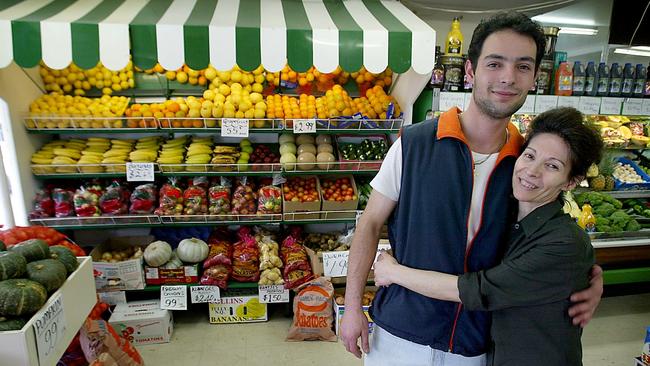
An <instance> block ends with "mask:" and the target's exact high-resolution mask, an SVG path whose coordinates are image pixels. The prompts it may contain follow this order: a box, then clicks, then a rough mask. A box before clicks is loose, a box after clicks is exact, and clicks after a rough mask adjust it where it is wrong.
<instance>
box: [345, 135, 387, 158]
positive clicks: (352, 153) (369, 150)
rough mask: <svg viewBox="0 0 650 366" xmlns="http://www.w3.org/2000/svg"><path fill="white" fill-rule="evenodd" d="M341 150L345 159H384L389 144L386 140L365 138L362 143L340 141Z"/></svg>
mask: <svg viewBox="0 0 650 366" xmlns="http://www.w3.org/2000/svg"><path fill="white" fill-rule="evenodd" d="M339 150H340V152H341V156H342V157H343V159H345V160H383V159H384V157H385V156H386V153H387V152H388V146H387V145H386V141H385V140H375V141H373V140H370V139H365V140H363V141H362V142H361V143H360V144H354V143H339Z"/></svg>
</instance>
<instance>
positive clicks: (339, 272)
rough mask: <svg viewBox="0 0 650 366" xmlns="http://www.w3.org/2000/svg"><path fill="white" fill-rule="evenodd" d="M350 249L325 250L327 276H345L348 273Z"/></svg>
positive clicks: (324, 267)
mask: <svg viewBox="0 0 650 366" xmlns="http://www.w3.org/2000/svg"><path fill="white" fill-rule="evenodd" d="M349 255H350V251H349V250H346V251H340V252H323V270H324V275H325V276H326V277H345V276H347V275H348V256H349Z"/></svg>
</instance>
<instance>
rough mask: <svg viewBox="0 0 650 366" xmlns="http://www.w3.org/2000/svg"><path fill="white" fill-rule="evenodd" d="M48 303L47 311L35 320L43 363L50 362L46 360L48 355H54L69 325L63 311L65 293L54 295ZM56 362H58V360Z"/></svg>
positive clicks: (39, 357)
mask: <svg viewBox="0 0 650 366" xmlns="http://www.w3.org/2000/svg"><path fill="white" fill-rule="evenodd" d="M48 304H49V305H47V307H46V308H45V311H43V312H41V313H39V315H37V318H36V320H35V321H34V334H36V348H37V349H38V359H39V363H40V364H41V365H47V364H49V363H48V362H46V360H47V359H48V357H52V354H53V352H54V351H55V350H56V349H57V346H58V345H59V343H60V342H61V341H62V339H63V334H64V333H65V329H66V327H67V324H66V320H65V314H64V313H63V295H62V294H58V295H56V296H53V297H52V298H50V301H48ZM65 347H67V345H65ZM54 362H55V363H56V360H54Z"/></svg>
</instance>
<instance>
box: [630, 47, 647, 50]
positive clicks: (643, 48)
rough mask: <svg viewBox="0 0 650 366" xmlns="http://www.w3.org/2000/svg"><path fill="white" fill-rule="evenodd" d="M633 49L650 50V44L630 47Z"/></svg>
mask: <svg viewBox="0 0 650 366" xmlns="http://www.w3.org/2000/svg"><path fill="white" fill-rule="evenodd" d="M630 48H631V49H633V50H639V51H650V47H648V46H635V47H630Z"/></svg>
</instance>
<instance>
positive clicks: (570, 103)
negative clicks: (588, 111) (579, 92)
mask: <svg viewBox="0 0 650 366" xmlns="http://www.w3.org/2000/svg"><path fill="white" fill-rule="evenodd" d="M557 106H558V107H571V108H575V109H577V110H580V97H558V98H557Z"/></svg>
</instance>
